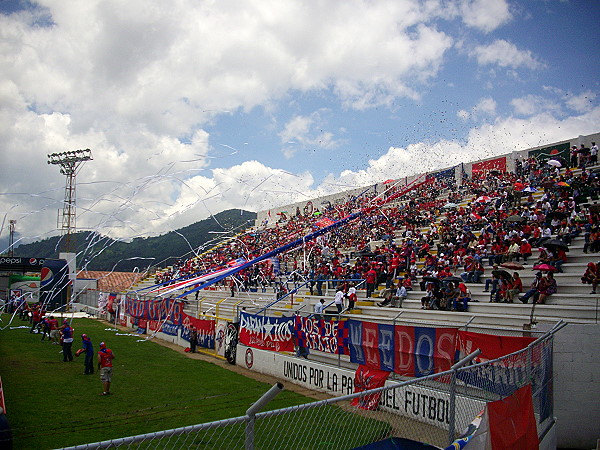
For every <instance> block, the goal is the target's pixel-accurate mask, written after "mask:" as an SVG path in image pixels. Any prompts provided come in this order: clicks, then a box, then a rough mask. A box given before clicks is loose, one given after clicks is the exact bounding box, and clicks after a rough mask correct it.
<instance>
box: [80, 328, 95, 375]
mask: <svg viewBox="0 0 600 450" xmlns="http://www.w3.org/2000/svg"><path fill="white" fill-rule="evenodd" d="M81 341H82V350H83V351H84V352H85V362H84V364H85V371H84V372H83V374H84V375H92V374H93V373H94V346H93V345H92V340H91V339H90V337H89V336H88V335H87V334H82V335H81Z"/></svg>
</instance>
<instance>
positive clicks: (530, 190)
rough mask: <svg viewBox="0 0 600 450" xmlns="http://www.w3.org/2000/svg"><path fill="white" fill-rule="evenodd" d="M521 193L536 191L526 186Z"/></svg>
mask: <svg viewBox="0 0 600 450" xmlns="http://www.w3.org/2000/svg"><path fill="white" fill-rule="evenodd" d="M523 192H537V189H536V188H534V187H533V186H527V187H526V188H525V189H523Z"/></svg>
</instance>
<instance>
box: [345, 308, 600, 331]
mask: <svg viewBox="0 0 600 450" xmlns="http://www.w3.org/2000/svg"><path fill="white" fill-rule="evenodd" d="M494 305H495V306H497V307H498V309H500V308H502V311H498V312H492V313H489V312H482V311H468V312H457V311H439V310H422V309H410V308H386V307H383V308H378V307H375V308H368V307H364V308H362V309H363V313H362V314H357V315H352V316H353V317H356V318H357V319H362V320H373V319H382V318H384V319H386V320H387V321H391V320H393V318H394V317H396V316H397V315H398V313H400V312H401V311H402V315H401V316H400V317H401V318H402V320H403V321H407V320H408V321H412V320H414V321H420V322H424V323H431V322H433V321H435V322H440V323H451V324H459V323H463V324H464V323H466V322H467V321H468V319H469V318H471V317H473V316H475V317H476V318H477V323H478V324H480V325H487V326H491V327H497V326H503V327H509V328H519V329H521V328H522V327H523V325H524V324H527V323H530V314H531V305H529V307H528V309H526V310H521V311H510V310H507V309H506V306H505V305H503V304H497V303H496V304H494ZM507 306H509V307H510V306H515V305H507ZM517 306H520V305H517ZM522 306H525V307H527V305H522ZM543 306H548V305H536V308H535V320H536V321H538V322H557V321H558V320H561V319H563V320H568V321H569V322H574V323H596V317H595V315H591V313H592V311H588V312H589V313H590V315H589V316H586V317H570V318H567V317H563V315H559V314H553V310H551V309H547V308H542V307H543ZM469 307H471V305H469ZM400 317H399V319H400Z"/></svg>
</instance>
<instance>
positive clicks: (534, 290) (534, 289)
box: [519, 272, 542, 303]
mask: <svg viewBox="0 0 600 450" xmlns="http://www.w3.org/2000/svg"><path fill="white" fill-rule="evenodd" d="M541 282H542V272H538V273H536V274H535V278H534V279H533V282H532V283H531V288H529V290H528V291H527V292H525V294H524V295H522V296H520V297H519V300H521V301H522V302H523V303H527V301H528V300H529V299H530V298H531V297H533V301H536V300H537V298H538V297H539V295H540V293H539V291H538V286H539V285H540V283H541Z"/></svg>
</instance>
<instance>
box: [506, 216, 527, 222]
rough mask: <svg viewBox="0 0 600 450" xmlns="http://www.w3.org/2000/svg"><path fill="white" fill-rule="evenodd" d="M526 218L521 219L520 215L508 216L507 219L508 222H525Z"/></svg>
mask: <svg viewBox="0 0 600 450" xmlns="http://www.w3.org/2000/svg"><path fill="white" fill-rule="evenodd" d="M525 220H526V219H525V217H521V216H520V215H518V214H513V215H512V216H508V217H507V218H506V221H507V222H525Z"/></svg>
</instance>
